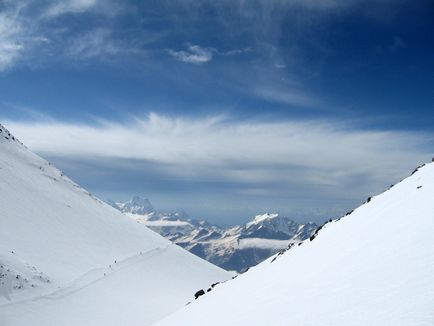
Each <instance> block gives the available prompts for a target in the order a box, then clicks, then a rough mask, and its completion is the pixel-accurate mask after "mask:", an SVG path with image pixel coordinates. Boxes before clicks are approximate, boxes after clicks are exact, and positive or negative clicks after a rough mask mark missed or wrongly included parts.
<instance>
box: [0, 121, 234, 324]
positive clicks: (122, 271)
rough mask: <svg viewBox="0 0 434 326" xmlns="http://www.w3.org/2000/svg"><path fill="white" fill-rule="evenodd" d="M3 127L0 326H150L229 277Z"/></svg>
mask: <svg viewBox="0 0 434 326" xmlns="http://www.w3.org/2000/svg"><path fill="white" fill-rule="evenodd" d="M0 130H1V132H0V136H1V137H0V207H1V213H0V324H1V325H8V326H10V325H11V326H15V325H37V326H39V325H41V326H42V325H62V326H76V325H92V326H93V325H95V326H98V325H104V326H106V325H122V324H125V323H127V324H128V325H149V324H150V323H152V322H154V321H156V320H158V319H160V318H162V317H163V316H165V315H166V314H168V313H170V312H173V311H175V310H176V309H179V308H180V307H182V306H183V305H184V304H185V303H186V302H188V301H190V300H192V298H193V297H194V293H195V291H197V289H199V288H202V287H207V286H209V285H210V284H212V283H214V282H216V281H222V280H225V279H228V278H230V277H231V274H229V273H227V272H225V271H223V270H222V269H220V268H218V267H216V266H213V265H211V264H209V263H208V262H206V261H204V260H201V259H199V258H198V257H196V256H194V255H192V254H190V253H188V252H187V251H185V250H183V249H182V248H180V247H178V246H176V245H173V244H172V243H171V242H170V241H168V240H167V239H165V238H163V237H161V236H160V235H158V234H157V233H155V232H153V231H151V230H149V229H148V228H146V227H144V226H143V225H140V224H139V223H137V222H136V221H133V220H131V219H130V218H128V217H126V216H125V215H124V214H121V213H120V212H119V211H117V210H115V209H113V208H112V207H110V206H109V205H107V204H105V203H104V202H102V201H100V200H99V199H97V198H95V197H94V196H92V195H91V194H90V193H89V192H87V191H86V190H84V189H82V188H81V187H80V186H78V185H77V184H75V183H74V182H72V181H71V180H70V179H69V178H67V177H66V176H65V175H64V174H63V173H62V172H61V171H60V170H58V169H57V168H55V167H54V166H53V165H52V164H50V163H49V162H47V161H45V160H44V159H42V158H40V157H39V156H37V155H35V154H33V153H32V152H30V151H29V150H28V149H27V148H26V147H25V146H23V145H22V144H20V143H19V142H18V141H17V140H16V139H15V137H13V136H12V135H11V134H10V133H9V132H8V131H7V130H6V129H5V128H4V127H3V126H1V127H0Z"/></svg>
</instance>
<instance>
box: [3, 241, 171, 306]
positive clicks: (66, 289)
mask: <svg viewBox="0 0 434 326" xmlns="http://www.w3.org/2000/svg"><path fill="white" fill-rule="evenodd" d="M170 246H174V244H168V245H167V246H165V247H158V248H154V249H151V250H149V251H146V252H140V253H138V254H135V255H133V256H129V257H126V258H124V259H121V260H116V263H115V262H114V261H113V263H112V264H111V265H109V266H105V267H96V268H94V269H91V270H89V271H88V272H86V273H84V274H83V275H81V276H80V277H78V278H76V279H75V280H73V281H71V282H70V283H68V284H66V285H65V286H63V287H60V288H58V289H56V290H54V291H53V292H50V293H45V294H42V295H38V296H35V297H31V298H26V299H23V300H18V301H14V302H11V303H5V304H0V307H2V306H3V307H8V306H15V305H19V304H22V303H25V302H36V301H40V300H58V299H60V298H64V297H66V296H68V295H70V294H73V293H76V292H79V291H81V290H83V289H85V288H87V287H89V286H91V285H93V284H95V283H97V282H99V281H102V280H103V279H104V278H106V277H110V276H111V275H112V274H114V273H116V272H119V271H121V270H124V269H127V268H129V267H131V266H133V265H135V264H138V263H141V262H143V261H146V260H148V259H149V258H151V257H153V256H154V255H157V254H158V253H159V252H161V251H164V250H167V249H168V248H169V247H170Z"/></svg>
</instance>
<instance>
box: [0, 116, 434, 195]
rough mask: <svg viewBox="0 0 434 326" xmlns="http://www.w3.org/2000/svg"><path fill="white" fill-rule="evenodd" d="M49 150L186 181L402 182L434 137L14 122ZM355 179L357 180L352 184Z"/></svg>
mask: <svg viewBox="0 0 434 326" xmlns="http://www.w3.org/2000/svg"><path fill="white" fill-rule="evenodd" d="M6 126H7V127H8V128H9V129H10V130H11V131H12V132H13V133H14V134H15V135H16V136H17V137H18V138H19V139H20V140H21V141H23V142H24V143H25V144H27V145H28V146H29V147H30V148H31V149H32V150H35V151H37V152H39V153H42V154H43V155H48V156H60V157H66V158H67V157H70V158H74V159H77V158H81V159H83V160H95V159H97V158H104V160H105V161H106V162H107V160H110V159H116V160H118V159H127V160H130V159H131V160H135V161H138V162H139V161H141V160H142V161H146V162H153V164H155V165H157V166H160V167H161V169H165V171H166V173H168V174H170V175H173V176H177V177H180V178H184V177H186V178H198V179H209V178H211V179H214V180H219V179H220V180H231V181H237V182H246V183H268V182H286V183H291V184H318V185H337V184H341V185H346V184H351V183H353V181H354V178H359V179H360V178H362V180H359V181H358V182H360V184H353V185H352V187H355V188H357V187H361V184H363V183H366V182H370V181H372V180H374V181H373V182H377V184H378V183H379V184H382V185H383V186H384V184H385V183H387V182H390V181H391V180H396V178H398V177H400V176H402V175H403V174H404V173H405V172H408V171H409V170H410V169H411V168H412V167H413V166H415V165H416V164H418V163H420V162H422V161H424V160H427V159H428V158H429V155H430V154H429V151H428V150H427V149H429V146H431V145H432V143H433V136H432V135H429V134H423V133H409V132H400V131H370V130H357V129H356V128H355V127H354V126H351V125H345V124H343V123H334V122H330V121H281V122H248V121H236V122H234V121H229V120H226V119H223V118H221V117H217V118H209V119H205V118H203V119H183V118H168V117H163V116H160V115H157V114H151V115H150V116H149V117H148V118H147V119H138V120H134V122H131V123H128V124H120V123H102V124H99V125H97V126H90V125H80V124H66V123H60V122H59V123H53V122H49V123H40V122H36V123H35V122H32V123H23V122H12V121H9V122H7V123H6ZM351 180H353V181H351Z"/></svg>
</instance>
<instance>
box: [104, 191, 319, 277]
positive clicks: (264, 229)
mask: <svg viewBox="0 0 434 326" xmlns="http://www.w3.org/2000/svg"><path fill="white" fill-rule="evenodd" d="M109 203H110V205H112V206H113V207H115V208H117V209H119V210H120V211H121V212H123V213H125V214H126V215H128V216H129V217H131V218H132V219H134V220H136V221H139V222H140V223H143V224H144V225H146V226H148V227H149V228H151V229H152V230H154V231H156V232H158V233H160V234H161V235H162V236H164V237H166V238H167V239H169V240H171V241H172V242H174V243H176V244H178V245H180V246H181V247H183V248H185V249H187V250H189V251H190V252H192V253H193V254H195V255H197V256H199V257H201V258H204V259H206V260H208V261H209V262H211V263H213V264H215V265H217V266H220V267H222V268H224V269H226V270H234V271H238V272H244V271H246V270H247V269H248V268H250V267H252V266H255V265H257V264H258V263H260V262H262V261H263V260H265V259H267V258H268V257H270V256H272V255H274V254H275V253H277V252H279V251H280V250H282V249H284V248H286V247H287V246H288V244H289V243H291V242H299V241H302V240H305V239H307V238H309V237H310V236H311V234H312V233H313V232H315V230H316V229H317V228H318V226H317V225H316V224H315V223H306V224H299V223H296V222H294V221H292V220H291V219H289V218H287V217H284V216H279V214H268V213H267V214H262V215H257V216H255V217H254V218H253V219H252V220H251V221H249V222H248V223H246V224H245V225H236V226H232V227H226V228H224V227H220V226H216V225H211V224H209V223H207V222H206V221H204V220H195V219H191V218H189V217H188V215H187V214H186V213H185V212H184V211H181V210H178V211H172V212H162V211H158V210H155V209H154V207H153V206H152V204H151V202H150V201H149V200H148V199H147V198H143V197H139V196H134V197H133V198H131V200H129V201H127V202H124V203H114V202H113V201H109Z"/></svg>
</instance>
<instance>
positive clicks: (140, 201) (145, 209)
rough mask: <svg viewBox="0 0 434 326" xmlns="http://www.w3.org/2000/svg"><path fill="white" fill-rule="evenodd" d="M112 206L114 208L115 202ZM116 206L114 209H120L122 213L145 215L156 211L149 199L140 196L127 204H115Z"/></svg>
mask: <svg viewBox="0 0 434 326" xmlns="http://www.w3.org/2000/svg"><path fill="white" fill-rule="evenodd" d="M111 205H112V206H113V202H111ZM114 205H115V206H114V207H115V208H118V209H119V210H120V211H121V212H122V213H131V214H137V215H145V214H149V213H152V212H153V211H154V207H153V206H152V204H151V202H150V201H149V199H148V198H145V197H140V196H134V197H133V198H131V199H130V200H129V201H127V202H125V203H114Z"/></svg>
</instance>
